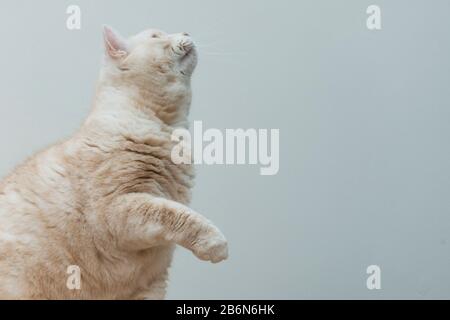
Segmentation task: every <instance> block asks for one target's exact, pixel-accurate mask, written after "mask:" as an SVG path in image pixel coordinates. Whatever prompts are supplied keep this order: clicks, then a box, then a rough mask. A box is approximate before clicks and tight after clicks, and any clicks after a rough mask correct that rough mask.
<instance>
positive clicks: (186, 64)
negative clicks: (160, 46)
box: [180, 47, 197, 75]
mask: <svg viewBox="0 0 450 320" xmlns="http://www.w3.org/2000/svg"><path fill="white" fill-rule="evenodd" d="M196 66H197V50H196V49H195V47H192V48H190V49H189V50H186V53H185V55H184V56H183V57H182V58H181V60H180V67H181V73H182V74H183V75H192V73H193V72H194V70H195V67H196Z"/></svg>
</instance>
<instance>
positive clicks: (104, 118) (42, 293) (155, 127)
mask: <svg viewBox="0 0 450 320" xmlns="http://www.w3.org/2000/svg"><path fill="white" fill-rule="evenodd" d="M104 37H105V46H106V54H105V59H104V64H103V67H102V70H101V75H100V80H99V84H98V87H97V91H96V96H95V99H94V106H93V109H92V112H91V114H90V115H89V116H88V118H87V120H86V121H85V123H84V124H83V125H82V127H81V128H80V130H78V132H76V133H75V134H74V135H73V136H72V137H71V138H69V139H67V140H65V141H62V142H60V143H58V144H55V145H53V146H52V147H50V148H48V149H46V150H44V151H42V152H40V153H38V154H36V155H34V156H33V157H31V158H30V159H28V161H26V162H25V163H24V164H22V165H20V166H19V167H17V168H16V170H15V171H14V172H13V173H12V174H10V175H9V176H8V177H6V178H5V179H4V180H3V181H2V182H1V183H0V298H3V299H144V298H148V299H160V298H164V296H165V291H166V281H167V277H168V268H169V266H170V263H171V260H172V254H173V249H174V246H175V244H178V245H181V246H183V247H185V248H187V249H189V250H191V251H192V252H193V253H194V254H195V255H196V256H197V257H198V258H200V259H202V260H209V261H212V262H219V261H221V260H223V259H226V258H227V255H228V253H227V243H226V240H225V238H224V236H223V235H222V233H221V232H220V231H219V230H218V229H217V228H216V227H215V226H214V225H213V224H212V223H211V222H210V221H208V220H207V219H206V218H204V217H203V216H202V215H200V214H198V213H196V212H195V211H193V210H192V209H190V208H189V207H188V206H187V205H188V204H189V201H190V188H191V185H192V179H193V175H194V174H193V169H192V168H191V166H189V165H174V164H173V163H172V161H171V159H170V153H171V149H172V146H173V144H174V143H175V142H172V141H171V132H172V130H173V129H174V128H175V127H179V126H186V124H187V114H188V111H189V106H190V102H191V89H190V76H191V74H192V72H193V71H194V69H195V66H196V63H197V53H196V50H195V46H194V44H193V42H192V40H191V38H190V37H189V36H188V35H187V34H174V35H167V34H165V33H163V32H161V31H157V30H148V31H144V32H142V33H140V34H138V35H136V36H134V37H132V38H130V39H128V40H124V39H122V38H121V37H120V36H119V35H118V34H117V33H116V32H114V31H113V30H112V29H111V28H109V27H105V29H104ZM70 265H77V266H79V267H80V269H81V289H80V290H69V289H68V287H67V286H66V281H67V279H68V276H69V275H68V274H67V273H66V272H67V268H68V266H70Z"/></svg>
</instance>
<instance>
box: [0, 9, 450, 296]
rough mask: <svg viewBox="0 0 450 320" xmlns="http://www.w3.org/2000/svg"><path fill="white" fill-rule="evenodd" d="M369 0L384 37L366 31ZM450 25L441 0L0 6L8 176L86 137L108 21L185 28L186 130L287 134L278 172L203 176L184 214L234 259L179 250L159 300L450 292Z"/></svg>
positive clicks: (226, 169)
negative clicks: (78, 21)
mask: <svg viewBox="0 0 450 320" xmlns="http://www.w3.org/2000/svg"><path fill="white" fill-rule="evenodd" d="M374 3H375V4H378V5H380V6H381V10H382V27H383V29H382V30H381V31H369V30H368V29H367V28H366V17H367V15H366V8H367V6H368V5H370V4H374ZM69 4H78V5H80V6H81V9H82V29H81V30H80V31H68V30H67V29H66V17H67V15H66V12H65V11H66V8H67V6H68V5H69ZM449 13H450V2H449V1H447V0H441V1H439V0H434V1H426V0H421V1H406V0H403V1H400V0H397V1H381V0H377V1H376V2H372V1H365V0H352V1H349V0H346V1H334V0H328V1H323V0H321V1H318V0H314V1H313V0H310V1H294V0H292V1H287V0H283V1H237V0H235V1H221V2H219V1H207V0H202V1H189V2H188V1H182V0H179V1H168V0H159V1H148V0H145V1H144V0H141V1H105V0H104V1H99V0H96V1H88V0H86V1H75V0H73V1H61V0H53V1H50V0H46V1H39V2H38V1H31V0H29V1H23V0H20V1H18V0H14V1H12V0H2V1H1V4H0V41H1V47H0V48H1V51H0V70H1V73H0V88H1V94H0V106H1V107H0V146H1V159H0V160H1V161H0V175H2V176H3V175H5V174H6V173H7V172H8V171H9V170H11V169H12V168H13V167H14V165H15V164H17V163H18V162H20V161H22V160H23V159H24V158H26V157H27V156H28V155H30V154H32V153H34V152H35V151H36V150H38V149H41V148H42V147H44V146H46V145H48V144H51V143H53V142H54V141H56V140H58V139H61V138H63V137H66V136H68V135H70V134H71V133H72V132H74V131H75V130H76V129H77V128H78V126H79V124H80V123H81V121H82V119H83V118H84V117H85V116H86V114H87V112H88V111H89V108H90V102H91V98H92V95H93V91H94V85H95V81H96V78H97V74H98V70H99V62H100V58H101V54H102V42H101V25H102V24H103V23H108V24H110V25H112V26H114V27H116V28H117V29H118V30H120V31H122V33H124V34H125V35H131V34H134V33H137V32H139V31H141V30H143V29H145V28H148V27H158V28H160V29H163V30H165V31H168V32H179V31H188V32H190V33H191V34H192V35H193V36H194V38H195V39H196V40H197V42H198V43H199V45H200V50H201V54H200V63H199V67H198V69H197V72H196V74H195V76H194V80H193V81H194V82H193V87H194V102H193V107H192V113H191V120H203V122H204V126H205V127H207V128H210V127H216V128H220V129H225V128H239V127H242V128H279V129H280V130H281V131H280V132H281V133H280V134H281V143H280V147H281V151H280V172H279V174H278V175H276V176H272V177H270V176H260V175H259V169H258V167H257V166H199V167H198V177H197V180H196V182H197V185H196V187H195V189H194V201H193V204H192V206H193V207H194V208H195V209H197V210H198V211H200V212H202V213H204V214H205V215H206V216H208V217H209V218H210V219H212V220H213V221H215V222H216V224H217V225H218V226H220V228H221V229H222V230H223V231H224V233H225V234H226V235H227V237H228V239H229V242H230V254H231V256H230V259H229V260H228V261H227V262H225V263H222V264H219V265H211V264H206V263H203V262H200V261H198V260H197V259H195V258H194V257H193V256H192V254H191V253H190V252H187V251H186V250H184V249H181V248H180V249H178V250H177V253H176V257H175V261H174V265H173V268H172V270H171V283H170V288H169V294H168V297H169V298H193V299H196V298H289V299H290V298H299V299H300V298H363V299H366V298H368V299H372V298H373V299H376V298H450V273H449V267H450V258H449V257H450V252H449V251H450V250H449V246H450V242H449V239H448V236H449V228H450V218H449V209H450V201H449V198H450V197H449V195H448V193H449V187H450V165H449V164H450V152H449V145H448V138H449V135H450V127H449V117H450V108H449V103H450V90H449V83H450V72H449V71H450V70H449V69H450V64H449V57H450V46H449V42H450V40H449V39H450V22H449V21H450V19H449ZM371 264H376V265H379V266H380V267H381V270H382V289H381V290H378V291H376V290H375V291H369V290H368V289H367V288H366V277H367V275H366V267H367V266H368V265H371Z"/></svg>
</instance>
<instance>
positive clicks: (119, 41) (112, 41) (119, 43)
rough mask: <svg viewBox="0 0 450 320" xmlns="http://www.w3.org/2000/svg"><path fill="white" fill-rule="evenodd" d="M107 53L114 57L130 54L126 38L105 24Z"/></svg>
mask: <svg viewBox="0 0 450 320" xmlns="http://www.w3.org/2000/svg"><path fill="white" fill-rule="evenodd" d="M103 38H104V42H105V51H106V54H107V55H108V56H109V57H111V58H112V59H123V58H125V57H126V56H127V55H128V49H127V42H126V40H125V39H124V38H123V37H122V36H121V35H120V34H119V33H117V32H116V31H114V29H113V28H111V27H110V26H106V25H104V26H103Z"/></svg>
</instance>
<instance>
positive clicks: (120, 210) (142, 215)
mask: <svg viewBox="0 0 450 320" xmlns="http://www.w3.org/2000/svg"><path fill="white" fill-rule="evenodd" d="M106 220H107V225H108V228H109V229H110V231H111V233H112V234H113V235H114V236H115V237H116V239H117V243H118V245H119V246H121V247H122V248H125V249H127V250H141V249H146V248H151V247H154V246H157V245H161V244H164V243H168V242H175V243H176V244H179V245H181V246H183V247H185V248H187V249H189V250H191V251H192V252H193V253H194V254H195V255H196V256H197V257H198V258H199V259H201V260H206V261H211V262H213V263H217V262H220V261H222V260H225V259H226V258H227V257H228V245H227V241H226V239H225V237H224V235H223V234H222V232H220V230H219V229H218V228H217V227H216V226H214V224H213V223H212V222H211V221H209V220H208V219H206V218H205V217H204V216H202V215H201V214H199V213H197V212H195V211H194V210H192V209H190V208H189V207H187V206H185V205H183V204H180V203H178V202H175V201H171V200H167V199H164V198H158V197H153V196H151V195H149V194H145V193H132V194H127V195H123V196H121V197H118V198H117V199H116V200H115V201H113V202H112V203H111V204H110V205H109V210H107V216H106Z"/></svg>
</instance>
